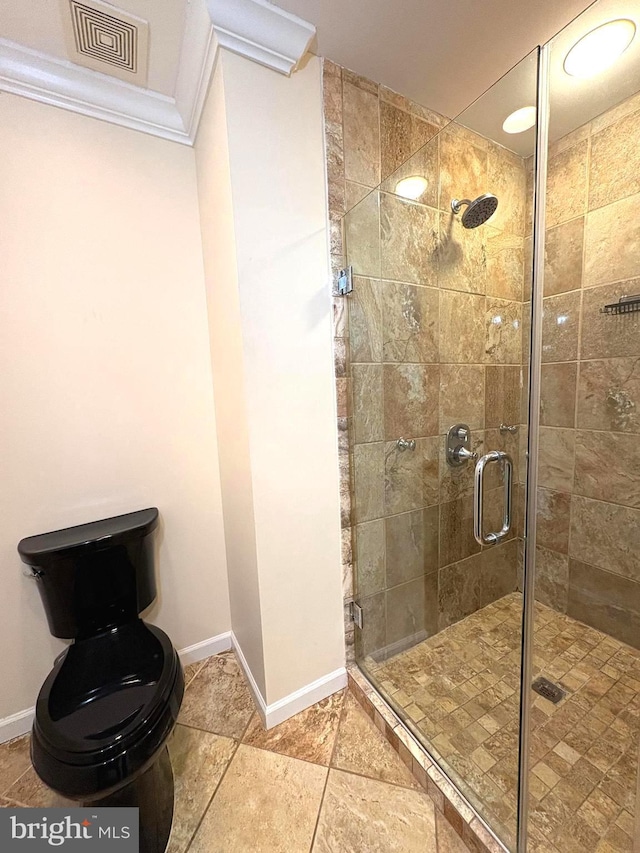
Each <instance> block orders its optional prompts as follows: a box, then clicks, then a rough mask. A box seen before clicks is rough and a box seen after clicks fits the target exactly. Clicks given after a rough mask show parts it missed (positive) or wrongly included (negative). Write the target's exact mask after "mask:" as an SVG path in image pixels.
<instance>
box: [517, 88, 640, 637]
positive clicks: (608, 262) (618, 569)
mask: <svg viewBox="0 0 640 853" xmlns="http://www.w3.org/2000/svg"><path fill="white" fill-rule="evenodd" d="M552 108H553V105H552ZM639 128H640V96H635V97H634V98H632V99H630V100H628V101H626V102H625V103H623V104H621V105H619V106H617V107H616V108H615V109H613V110H610V111H609V112H608V113H605V114H604V115H602V116H599V117H598V118H596V119H594V121H593V122H591V123H590V124H588V125H585V126H584V127H582V128H580V129H579V130H577V131H574V132H573V133H572V134H570V135H569V136H567V137H564V138H563V139H561V140H558V141H557V142H556V143H554V144H553V145H552V147H551V150H550V159H549V178H548V186H547V225H548V226H549V227H548V230H547V234H546V266H545V290H544V321H543V365H542V403H541V424H542V427H541V434H540V446H541V455H540V464H539V479H540V486H541V488H540V491H539V493H538V546H539V548H538V561H537V566H538V568H537V577H538V584H537V591H536V592H537V597H538V598H539V599H540V600H541V601H543V602H544V603H546V604H548V605H550V606H551V607H554V608H555V609H557V610H560V611H561V612H565V613H568V614H569V615H570V616H573V617H574V618H576V619H579V620H581V621H582V622H586V623H587V624H588V625H591V626H592V627H594V628H597V629H599V630H601V631H605V632H606V633H608V634H610V635H611V636H613V637H616V638H617V639H619V640H622V641H624V642H626V643H629V644H631V645H633V646H635V647H637V648H638V647H640V451H639V450H638V441H637V439H638V434H639V433H640V408H639V405H640V313H639V314H630V315H628V316H618V317H616V316H608V315H605V314H603V313H601V309H602V307H603V306H604V305H606V304H609V303H611V302H616V301H617V300H618V299H619V298H620V296H622V295H632V294H637V293H640V219H639V218H638V215H637V214H638V209H639V205H640V180H639V178H638V175H640V147H639V146H638V142H637V133H638V129H639ZM528 310H529V306H528V304H527V305H525V313H528Z"/></svg>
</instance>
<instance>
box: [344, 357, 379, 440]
mask: <svg viewBox="0 0 640 853" xmlns="http://www.w3.org/2000/svg"><path fill="white" fill-rule="evenodd" d="M351 377H352V379H351V381H352V385H353V428H354V434H355V442H356V444H364V443H366V442H370V441H382V440H383V439H384V424H383V411H382V365H381V364H352V365H351Z"/></svg>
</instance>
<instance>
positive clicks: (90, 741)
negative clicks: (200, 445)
mask: <svg viewBox="0 0 640 853" xmlns="http://www.w3.org/2000/svg"><path fill="white" fill-rule="evenodd" d="M157 526H158V510H157V509H156V508H155V507H153V508H150V509H144V510H140V511H138V512H131V513H127V514H126V515H119V516H116V517H114V518H106V519H102V520H100V521H94V522H91V523H89V524H81V525H79V526H77V527H69V528H66V529H64V530H56V531H54V532H51V533H43V534H40V535H38V536H29V537H28V538H26V539H23V540H22V541H21V542H20V543H19V545H18V552H19V554H20V557H21V559H22V561H23V562H24V563H26V564H27V566H29V570H28V572H27V573H28V574H29V576H30V577H32V578H34V579H35V581H36V583H37V585H38V589H39V591H40V596H41V598H42V603H43V605H44V610H45V614H46V617H47V621H48V623H49V630H50V632H51V633H52V634H53V636H54V637H61V638H64V639H72V640H73V641H74V642H73V643H72V644H71V645H70V646H69V648H68V649H66V650H65V651H64V652H63V653H62V654H61V655H60V656H59V657H58V658H57V660H56V661H55V664H54V667H53V669H52V670H51V672H50V673H49V675H48V676H47V678H46V680H45V682H44V684H43V685H42V688H41V690H40V693H39V695H38V700H37V703H36V709H35V719H34V723H33V730H32V736H31V760H32V763H33V766H34V768H35V770H36V773H37V774H38V776H40V778H41V779H42V781H43V782H45V783H46V784H47V785H48V786H49V787H50V788H53V789H54V790H55V791H57V792H58V793H60V794H61V795H62V796H64V797H67V798H69V799H72V800H76V801H78V803H79V804H80V803H82V804H88V803H91V804H95V805H97V806H101V807H102V806H110V805H112V806H116V805H117V806H135V807H138V808H139V809H140V812H139V826H140V850H141V852H142V853H161V851H164V849H165V847H166V844H167V841H168V838H169V833H170V830H171V821H172V816H173V775H172V771H171V764H170V761H169V755H168V750H167V746H166V743H167V739H168V737H169V735H170V734H171V732H172V730H173V727H174V726H175V723H176V720H177V717H178V712H179V710H180V704H181V702H182V696H183V693H184V676H183V672H182V667H181V664H180V660H179V658H178V655H177V652H176V650H175V649H174V647H173V645H172V644H171V640H170V639H169V638H168V637H167V635H166V634H165V633H164V632H163V631H161V630H160V629H159V628H156V627H155V626H154V625H148V624H146V623H145V622H143V620H142V619H141V618H140V614H141V613H142V612H143V611H144V610H145V609H146V608H147V607H149V605H150V604H151V603H152V602H153V601H154V600H155V597H156V582H155V572H154V548H153V532H154V530H155V529H156V528H157Z"/></svg>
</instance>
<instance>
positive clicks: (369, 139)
mask: <svg viewBox="0 0 640 853" xmlns="http://www.w3.org/2000/svg"><path fill="white" fill-rule="evenodd" d="M343 102H344V111H343V127H344V174H345V178H346V180H348V181H355V182H356V183H358V184H364V185H365V186H368V187H376V186H378V184H379V183H380V120H379V110H378V93H377V91H375V92H372V91H367V90H366V89H363V88H361V87H360V86H356V85H354V84H353V83H352V82H351V81H350V80H347V79H345V81H344V84H343Z"/></svg>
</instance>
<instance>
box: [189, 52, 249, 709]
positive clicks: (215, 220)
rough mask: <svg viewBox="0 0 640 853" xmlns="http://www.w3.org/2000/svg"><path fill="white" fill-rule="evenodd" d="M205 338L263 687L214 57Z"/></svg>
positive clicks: (222, 110)
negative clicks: (207, 343) (218, 403)
mask: <svg viewBox="0 0 640 853" xmlns="http://www.w3.org/2000/svg"><path fill="white" fill-rule="evenodd" d="M195 154H196V164H197V173H198V196H199V202H200V223H201V231H202V252H203V257H204V268H205V274H206V292H207V309H208V316H209V340H210V346H211V365H212V370H213V383H214V388H215V394H216V397H217V399H218V400H219V401H220V405H219V406H218V407H217V409H216V423H217V429H218V437H219V458H220V478H221V487H222V495H223V511H224V530H225V540H226V548H227V565H228V573H229V597H230V604H231V620H232V624H233V631H234V634H235V637H236V639H237V641H238V643H239V644H240V647H241V649H242V652H243V654H244V656H245V658H246V661H247V664H248V665H249V668H250V669H251V672H252V674H253V677H254V678H255V681H256V684H257V686H258V689H259V690H260V692H261V693H262V695H263V696H264V695H265V692H266V691H265V672H264V651H263V642H262V617H261V613H260V588H259V583H258V563H257V554H256V537H255V518H254V511H253V482H252V472H251V456H250V448H249V433H248V424H247V409H246V404H245V379H244V357H243V340H242V319H241V315H240V300H239V293H238V268H237V257H236V249H235V230H234V222H233V201H232V196H231V172H230V168H229V143H228V139H227V113H226V107H225V94H224V79H223V69H222V61H221V60H220V58H219V59H218V61H217V62H216V67H215V70H214V75H213V79H212V81H211V86H210V89H209V94H208V97H207V101H206V104H205V109H204V112H203V115H202V119H201V122H200V129H199V132H198V138H197V141H196V146H195Z"/></svg>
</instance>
